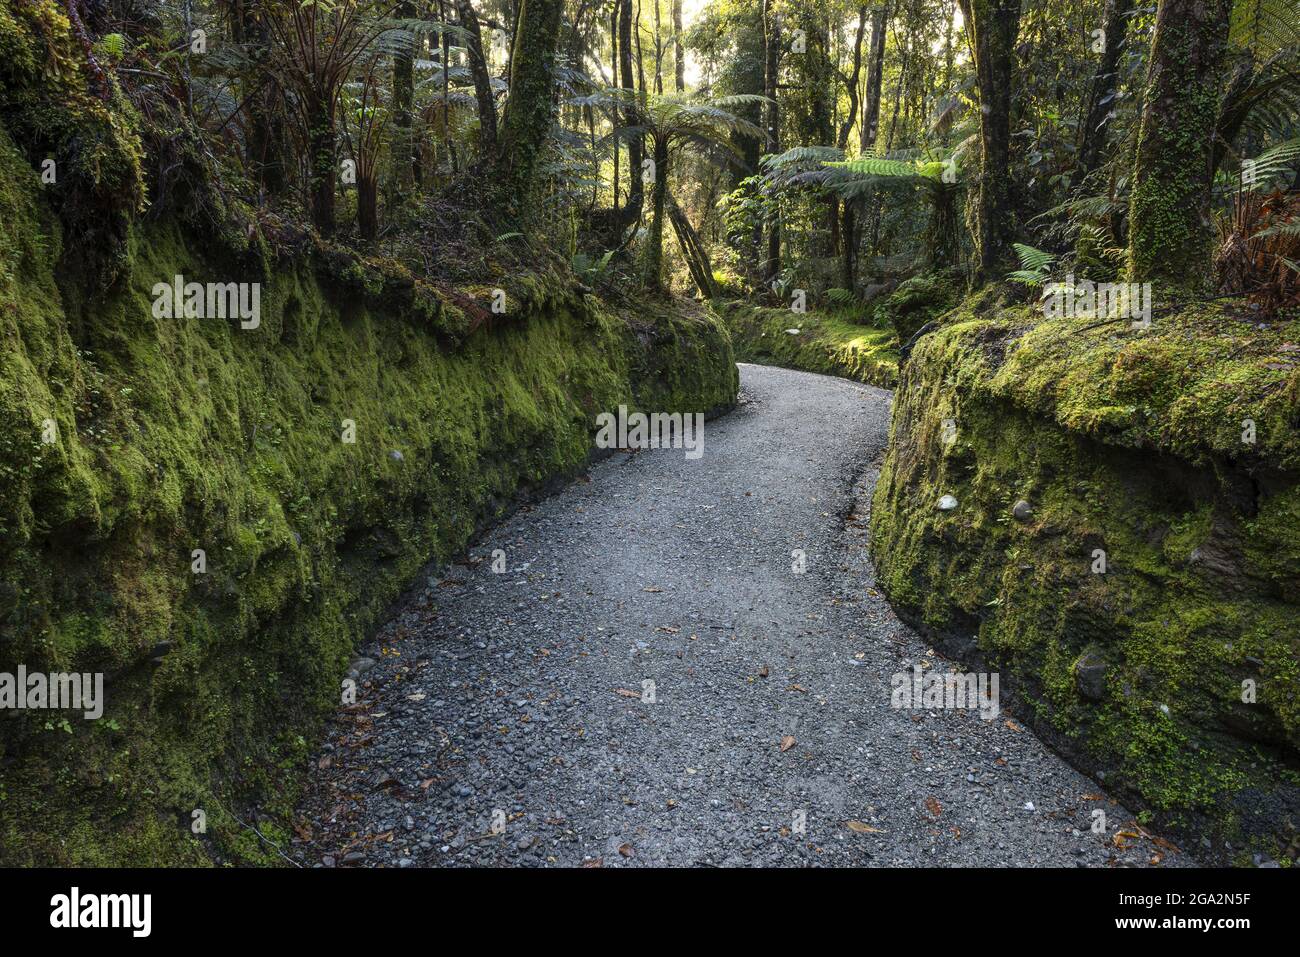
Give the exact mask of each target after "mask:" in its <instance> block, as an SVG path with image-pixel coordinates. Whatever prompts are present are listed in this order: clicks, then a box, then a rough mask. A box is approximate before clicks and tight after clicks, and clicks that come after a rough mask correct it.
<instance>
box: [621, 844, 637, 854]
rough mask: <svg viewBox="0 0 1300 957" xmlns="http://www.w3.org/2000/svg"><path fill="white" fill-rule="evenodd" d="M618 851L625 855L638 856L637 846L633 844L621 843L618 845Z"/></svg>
mask: <svg viewBox="0 0 1300 957" xmlns="http://www.w3.org/2000/svg"><path fill="white" fill-rule="evenodd" d="M618 852H619V853H620V854H622V855H623V856H624V857H636V848H634V847H633V846H632V845H631V844H620V845H619V846H618Z"/></svg>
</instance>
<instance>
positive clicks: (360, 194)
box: [357, 174, 379, 242]
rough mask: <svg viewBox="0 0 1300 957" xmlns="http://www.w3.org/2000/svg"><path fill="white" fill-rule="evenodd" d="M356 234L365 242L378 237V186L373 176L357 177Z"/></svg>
mask: <svg viewBox="0 0 1300 957" xmlns="http://www.w3.org/2000/svg"><path fill="white" fill-rule="evenodd" d="M357 232H358V233H359V234H360V235H361V238H362V239H364V240H366V241H367V242H372V241H373V240H374V239H375V238H376V237H377V236H378V235H379V184H378V182H377V180H376V179H375V176H374V175H373V174H370V175H366V176H358V177H357Z"/></svg>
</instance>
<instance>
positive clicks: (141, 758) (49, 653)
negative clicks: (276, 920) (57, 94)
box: [0, 130, 737, 864]
mask: <svg viewBox="0 0 1300 957" xmlns="http://www.w3.org/2000/svg"><path fill="white" fill-rule="evenodd" d="M38 175H39V170H38V169H37V168H35V167H34V165H33V162H32V157H31V156H26V155H24V154H23V152H22V151H20V150H19V149H18V148H17V147H16V145H15V144H14V142H13V141H12V140H11V139H10V137H9V135H8V134H7V133H5V132H3V131H2V130H0V329H2V330H3V337H4V350H3V354H2V355H0V542H2V544H0V671H3V672H10V673H13V672H15V670H16V668H17V666H18V665H19V664H23V665H25V666H26V667H27V669H28V670H29V671H36V670H42V671H47V672H48V671H76V672H103V673H105V674H106V675H107V679H108V684H107V691H106V697H107V704H106V707H105V710H104V714H103V717H102V718H101V719H99V720H91V721H87V720H82V718H81V717H80V716H79V715H73V714H70V713H67V712H30V711H25V712H18V711H8V712H6V713H5V714H3V715H0V862H2V863H4V864H158V863H179V862H191V863H195V862H206V861H209V860H213V859H216V860H221V861H231V860H233V861H241V860H243V861H247V860H263V859H270V860H274V854H273V853H272V852H271V851H270V848H269V844H268V843H266V842H265V841H264V840H263V837H265V838H266V839H267V840H268V841H271V842H275V841H277V838H278V837H279V838H282V837H283V836H284V835H283V832H282V831H281V830H280V829H279V827H278V826H277V825H276V824H275V823H274V822H273V820H271V819H270V818H267V819H264V820H262V822H261V823H260V824H259V823H258V822H256V821H248V820H245V819H244V817H243V811H242V809H245V808H248V807H250V806H252V805H253V804H254V803H260V804H261V805H262V806H263V807H266V808H268V809H269V810H270V811H271V812H272V814H271V815H270V817H274V813H273V812H274V811H275V810H276V809H286V808H288V807H290V806H291V803H292V800H293V797H294V785H293V782H294V780H295V777H296V772H297V770H298V769H299V768H300V767H301V765H302V762H303V761H304V759H305V757H306V755H307V753H308V750H309V747H310V742H311V739H312V736H313V735H314V733H315V732H316V729H317V727H318V721H319V719H320V718H321V716H322V715H323V713H324V712H325V711H327V710H328V709H329V708H330V707H331V706H334V705H336V704H337V702H338V700H339V694H340V680H341V679H342V677H343V676H344V674H345V671H346V666H347V661H348V658H349V655H350V654H351V652H352V649H353V647H354V645H355V643H356V642H357V640H358V639H359V638H360V637H361V636H363V635H365V634H366V633H367V631H368V630H369V629H371V628H372V627H373V626H374V625H375V623H376V621H377V620H378V619H379V617H380V616H381V615H382V613H383V610H384V609H385V607H386V605H387V604H388V603H389V602H390V601H391V599H393V598H394V596H396V595H397V594H398V592H399V591H400V590H401V589H402V588H403V586H405V585H406V584H407V583H408V581H409V579H410V577H411V576H412V575H413V574H414V573H415V572H416V571H417V570H418V569H419V568H420V567H421V565H423V564H424V563H426V562H428V561H430V560H435V561H437V560H447V559H449V558H450V557H451V556H453V555H454V554H455V553H456V552H457V551H458V550H459V549H461V548H462V547H463V546H464V545H465V544H466V542H467V540H468V539H469V538H470V536H471V535H472V534H473V533H474V531H475V529H476V528H480V527H481V526H482V525H483V524H484V523H485V522H489V521H491V520H492V519H493V518H494V516H497V515H499V514H500V513H501V512H502V511H503V510H505V509H506V508H507V507H508V506H509V504H510V502H511V501H512V499H513V498H515V497H516V496H518V495H519V494H521V493H525V494H526V493H527V492H528V491H529V490H530V489H536V488H539V487H541V486H543V485H545V484H547V483H549V482H552V481H553V480H555V479H557V478H560V477H563V476H567V475H571V474H573V473H575V472H576V471H578V470H580V469H582V468H583V466H584V463H586V462H587V460H588V457H589V455H590V453H591V450H592V443H593V435H594V433H595V429H596V425H595V417H596V415H597V413H599V412H601V411H603V410H608V409H613V408H616V407H617V406H618V405H619V404H621V403H625V404H627V405H629V406H631V407H634V408H643V409H648V410H671V411H682V412H687V411H701V412H707V411H711V410H716V409H719V408H724V407H726V406H728V405H729V404H731V403H732V402H733V401H734V398H735V394H736V388H737V374H736V369H735V365H734V361H733V358H732V354H731V347H730V342H729V339H728V337H727V335H726V333H725V331H724V330H722V329H721V327H720V326H719V325H718V324H717V323H716V321H714V320H713V319H712V318H711V317H709V316H708V315H707V314H701V315H684V314H681V313H680V312H678V311H677V310H675V309H674V308H672V307H671V306H669V305H668V304H664V305H662V306H658V307H651V308H649V309H648V310H645V311H642V312H641V313H640V315H639V316H636V317H631V316H626V317H625V316H620V315H619V314H617V313H616V312H615V311H612V310H611V309H609V308H608V307H606V306H605V305H603V304H602V303H601V302H600V301H598V300H597V299H596V298H595V297H593V296H590V295H585V296H584V295H580V294H578V293H576V292H570V291H566V290H565V288H564V286H563V284H562V283H559V282H556V283H552V284H550V286H548V285H547V284H546V283H544V282H538V283H533V284H524V286H522V287H521V288H522V291H521V292H519V294H518V295H517V296H516V295H515V294H514V293H513V292H512V294H511V296H510V298H509V303H508V305H509V308H508V311H507V313H506V314H505V315H502V316H492V319H491V320H490V321H485V322H483V323H482V324H481V325H478V328H477V329H475V330H474V331H471V327H472V326H474V325H475V323H474V322H473V320H472V319H471V318H470V316H471V315H473V314H487V315H490V312H489V311H488V308H487V307H488V306H489V305H490V302H491V290H490V289H485V290H473V289H469V290H466V289H461V290H450V291H445V290H444V291H440V290H438V289H435V288H433V287H428V286H425V285H424V284H422V283H420V282H419V281H418V280H415V279H413V278H412V277H411V276H409V275H405V274H403V273H402V271H401V270H400V269H398V268H395V267H392V266H391V265H389V266H384V265H383V264H379V263H371V262H367V261H365V260H363V259H361V258H359V257H356V256H350V255H347V254H345V253H341V252H338V251H333V252H331V251H329V250H324V249H321V248H318V247H312V246H311V244H307V246H306V247H304V248H296V249H293V250H287V249H279V250H278V251H275V250H272V249H270V248H268V246H267V244H265V243H261V244H258V243H253V244H250V245H249V247H248V248H247V250H246V251H245V254H244V255H234V254H232V253H230V252H229V250H228V249H226V247H225V246H221V245H217V244H211V245H210V244H207V243H205V242H203V241H201V240H199V239H198V238H196V237H195V235H194V231H193V230H185V229H183V228H181V227H180V226H178V225H177V224H176V223H174V222H172V221H170V220H169V219H168V218H167V217H162V218H160V219H158V220H157V221H156V222H153V223H151V224H150V225H148V226H144V225H140V224H137V225H135V226H133V227H132V228H131V229H130V231H129V239H128V242H127V246H126V250H125V257H124V259H123V261H122V263H121V265H120V267H119V268H120V269H121V273H120V275H119V278H118V279H117V280H116V282H114V283H113V285H112V286H111V288H110V289H109V291H108V292H107V293H105V294H104V295H102V296H95V297H90V296H87V297H84V298H83V297H70V296H68V295H67V294H65V292H64V291H63V290H62V289H61V284H60V283H59V282H58V281H56V277H57V274H58V273H59V272H60V270H61V269H62V268H63V263H64V262H65V260H66V259H67V257H66V256H65V255H64V253H65V251H66V250H65V238H66V237H65V234H64V229H63V227H62V226H61V223H60V218H59V217H58V216H57V215H56V214H55V213H54V212H53V211H52V210H51V208H50V205H49V203H48V201H47V199H46V195H47V194H44V193H43V191H42V186H41V184H40V182H39V178H38ZM176 276H182V277H184V280H185V281H186V282H189V281H197V282H212V281H219V282H246V283H253V282H257V283H260V321H259V322H258V323H257V325H256V328H242V327H241V324H240V322H239V320H238V319H237V318H235V319H219V318H194V317H192V318H176V319H168V318H156V317H155V312H154V308H153V307H154V294H153V290H154V286H155V284H156V283H159V282H163V283H171V282H173V279H174V277H176ZM476 302H481V307H477V308H475V307H474V306H473V304H474V303H476ZM458 304H459V305H458ZM196 811H201V812H202V813H203V815H204V817H205V818H206V833H202V834H196V833H194V831H195V830H197V828H196V827H195V825H196V823H197V820H198V818H197V817H196V816H195V812H196ZM254 826H256V827H257V829H258V830H260V832H261V834H262V837H259V836H258V835H257V834H255V833H254V831H253V830H252V828H253V827H254Z"/></svg>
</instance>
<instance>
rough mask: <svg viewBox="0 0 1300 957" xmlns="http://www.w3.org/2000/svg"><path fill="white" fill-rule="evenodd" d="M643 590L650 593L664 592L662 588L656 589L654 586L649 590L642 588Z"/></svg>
mask: <svg viewBox="0 0 1300 957" xmlns="http://www.w3.org/2000/svg"><path fill="white" fill-rule="evenodd" d="M641 590H642V591H650V592H655V591H663V589H662V588H656V587H655V586H654V585H651V586H650V587H649V588H642V589H641Z"/></svg>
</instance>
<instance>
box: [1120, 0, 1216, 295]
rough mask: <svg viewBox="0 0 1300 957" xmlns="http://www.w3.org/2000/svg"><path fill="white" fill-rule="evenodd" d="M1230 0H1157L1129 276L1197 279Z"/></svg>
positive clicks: (1186, 282)
mask: <svg viewBox="0 0 1300 957" xmlns="http://www.w3.org/2000/svg"><path fill="white" fill-rule="evenodd" d="M1231 13H1232V0H1160V5H1159V7H1158V8H1157V10H1156V25H1155V34H1154V35H1153V37H1152V40H1151V57H1150V63H1149V66H1148V73H1147V88H1146V99H1145V103H1144V106H1143V110H1142V122H1141V126H1140V127H1139V130H1138V146H1137V156H1136V158H1135V159H1134V163H1133V190H1132V193H1131V196H1130V200H1129V253H1128V267H1129V275H1130V277H1131V278H1132V279H1133V280H1135V281H1146V282H1159V283H1161V284H1163V285H1165V286H1166V287H1173V288H1175V289H1186V288H1187V287H1189V286H1194V285H1196V284H1197V283H1198V282H1200V281H1201V277H1202V276H1203V275H1204V274H1205V272H1206V271H1205V270H1201V269H1198V268H1197V266H1198V265H1200V264H1202V263H1204V261H1205V257H1206V253H1207V248H1206V241H1207V238H1208V236H1209V228H1208V227H1209V217H1208V213H1209V203H1210V185H1211V180H1212V171H1211V160H1212V157H1213V153H1214V133H1215V125H1216V122H1217V120H1218V110H1219V89H1220V86H1221V85H1222V80H1223V75H1222V69H1221V68H1222V65H1223V58H1224V53H1225V51H1226V50H1227V45H1228V23H1229V17H1230V16H1231Z"/></svg>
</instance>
